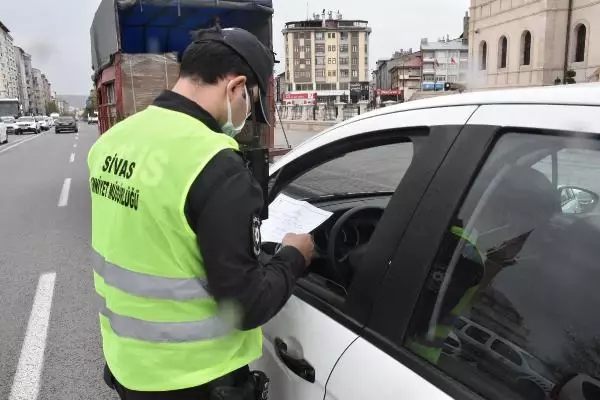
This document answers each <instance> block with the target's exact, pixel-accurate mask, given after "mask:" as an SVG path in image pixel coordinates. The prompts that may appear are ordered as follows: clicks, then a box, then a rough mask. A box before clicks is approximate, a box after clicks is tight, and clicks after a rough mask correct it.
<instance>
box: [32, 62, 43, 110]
mask: <svg viewBox="0 0 600 400" xmlns="http://www.w3.org/2000/svg"><path fill="white" fill-rule="evenodd" d="M31 71H32V75H33V85H32V86H33V97H32V98H31V100H30V101H31V103H32V104H31V108H32V113H33V114H35V115H43V114H46V103H45V93H44V82H43V78H42V71H40V70H39V69H37V68H32V69H31Z"/></svg>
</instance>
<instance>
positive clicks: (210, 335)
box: [94, 253, 233, 342]
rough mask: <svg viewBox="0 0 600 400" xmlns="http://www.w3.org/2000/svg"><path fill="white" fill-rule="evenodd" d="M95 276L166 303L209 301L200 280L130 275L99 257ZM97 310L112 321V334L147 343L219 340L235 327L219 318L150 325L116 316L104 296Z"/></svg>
mask: <svg viewBox="0 0 600 400" xmlns="http://www.w3.org/2000/svg"><path fill="white" fill-rule="evenodd" d="M94 254H95V259H96V262H95V264H96V267H95V269H94V270H95V271H96V273H97V274H98V275H99V276H100V277H102V278H103V279H104V282H105V283H106V284H108V285H110V286H113V287H115V288H117V289H119V290H122V291H124V292H126V293H129V294H132V295H135V296H143V297H152V298H159V299H166V300H191V299H199V298H201V299H204V298H209V297H210V294H209V293H208V291H207V290H206V289H205V285H206V282H205V281H204V280H201V279H195V278H190V279H174V278H161V277H156V276H151V275H146V274H140V273H137V272H133V271H128V270H126V269H124V268H121V267H119V266H117V265H114V264H112V263H109V262H108V261H106V260H104V258H103V257H102V256H100V255H99V254H97V253H94ZM96 298H97V302H98V310H99V312H100V314H102V315H104V316H105V317H106V318H108V320H109V321H110V325H111V328H112V329H113V331H114V332H115V333H116V334H117V335H119V336H121V337H124V338H132V339H139V340H145V341H148V342H189V341H197V340H208V339H217V338H219V337H222V336H225V335H227V334H229V333H230V332H231V331H232V329H233V327H232V326H230V325H229V324H227V323H225V322H223V320H222V319H221V318H219V317H217V316H215V317H210V318H207V319H204V320H201V321H189V322H149V321H142V320H140V319H137V318H130V317H126V316H123V315H119V314H116V313H114V312H112V311H111V310H109V309H108V307H107V306H106V301H105V299H104V297H102V295H100V294H98V293H97V296H96Z"/></svg>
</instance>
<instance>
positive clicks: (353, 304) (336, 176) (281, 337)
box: [253, 106, 476, 400]
mask: <svg viewBox="0 0 600 400" xmlns="http://www.w3.org/2000/svg"><path fill="white" fill-rule="evenodd" d="M475 109H476V106H464V107H454V108H450V107H449V108H439V109H429V110H413V111H406V112H397V113H390V114H387V115H382V116H376V117H373V118H365V119H364V120H358V121H356V122H354V123H348V124H345V125H342V126H341V127H338V128H335V129H334V130H332V131H330V132H328V133H325V134H322V135H320V136H318V137H316V138H314V139H313V140H312V141H309V142H307V143H304V144H302V145H301V146H300V147H299V148H298V149H297V150H296V151H295V152H291V153H289V154H288V155H287V156H285V157H284V158H282V160H280V163H279V164H277V163H276V164H275V165H274V167H273V170H272V171H271V172H272V182H271V193H270V197H269V198H270V200H272V199H273V198H274V196H275V195H276V194H278V193H280V192H282V191H283V192H284V193H287V194H291V193H293V192H294V191H292V190H287V191H286V188H288V189H289V188H290V187H294V190H295V191H296V192H297V190H298V186H303V187H304V189H305V190H308V189H310V190H314V191H316V192H318V193H320V194H324V196H323V197H327V196H329V195H331V196H330V198H331V199H332V200H331V201H328V202H322V203H319V206H320V207H322V208H324V209H329V210H332V211H335V210H340V207H341V208H342V209H343V207H348V208H352V207H364V206H365V204H368V202H369V201H371V200H366V199H363V198H361V197H360V192H364V191H365V189H364V187H365V185H366V187H369V188H372V187H373V185H375V186H376V187H379V186H378V185H379V184H381V185H380V186H381V187H384V188H385V189H387V190H389V191H391V192H392V193H393V196H391V198H389V197H390V195H387V196H388V200H385V201H384V203H385V205H384V211H383V215H382V216H381V218H380V219H379V221H378V223H377V225H376V228H375V230H374V232H373V234H372V236H370V241H369V244H368V246H366V252H365V254H364V256H363V261H362V262H361V263H360V268H358V271H357V272H356V275H355V276H354V279H353V281H352V283H351V284H350V285H349V287H342V288H341V300H340V301H337V300H336V297H335V296H334V295H331V294H330V293H328V290H323V288H322V287H320V286H319V284H318V280H319V278H320V276H319V274H318V273H316V272H312V273H310V274H309V276H307V277H306V278H303V279H301V280H300V281H299V283H298V286H297V288H296V290H295V292H294V295H293V296H292V298H290V300H289V301H288V302H287V304H286V305H285V306H284V307H283V309H282V310H281V311H280V312H279V314H278V315H277V316H275V317H274V318H273V319H272V320H271V321H270V322H268V323H267V324H266V325H265V326H264V327H263V333H264V345H263V357H262V358H261V359H260V360H258V361H257V362H256V363H255V364H254V365H253V367H254V368H256V369H259V370H262V371H265V372H266V373H267V374H268V375H269V377H270V379H271V386H270V391H271V394H270V396H271V397H270V398H273V399H285V400H307V399H323V398H324V397H325V387H326V384H327V381H328V379H329V376H330V373H331V371H332V370H333V367H334V366H335V364H336V362H337V361H338V359H339V358H340V356H341V355H342V354H343V353H344V351H345V350H346V349H347V348H348V347H349V346H350V345H351V344H352V343H354V342H356V340H357V339H358V338H359V336H360V334H361V332H362V329H363V327H364V325H365V324H366V322H367V320H368V318H369V315H370V312H371V305H372V303H373V302H374V300H375V298H376V296H377V294H378V287H379V285H380V284H381V279H382V277H383V275H384V273H385V270H386V269H387V267H388V257H389V256H390V255H391V254H393V252H394V251H395V249H396V247H397V243H398V241H399V240H400V238H401V237H402V235H403V234H404V230H405V228H406V226H407V224H408V222H409V221H410V218H411V216H412V214H413V211H414V209H415V208H416V207H417V205H418V203H419V199H420V197H421V196H422V194H423V193H424V191H425V190H426V188H427V186H428V184H429V182H430V181H431V179H432V177H433V176H434V174H435V172H436V171H437V169H438V166H439V165H440V163H441V162H442V160H443V159H444V156H445V154H446V153H447V151H448V149H449V147H450V146H451V144H452V142H453V141H454V140H455V138H456V135H457V134H458V132H459V130H460V128H461V126H462V125H463V124H464V123H465V122H466V121H467V119H468V118H469V116H470V115H471V114H472V113H473V111H474V110H475ZM446 123H447V125H445V124H446ZM307 188H308V189H307ZM385 189H384V190H385ZM328 191H331V193H329V192H328ZM333 192H336V193H339V192H342V193H349V192H355V193H354V194H355V195H357V193H358V195H357V197H353V198H352V197H351V199H338V200H335V198H336V197H335V195H334V193H333ZM394 192H395V193H394ZM372 201H374V202H376V203H377V204H379V203H378V202H380V201H382V200H381V199H379V198H377V199H374V200H372ZM335 215H336V214H334V216H335ZM338 216H339V215H338ZM315 241H317V238H316V236H315ZM309 272H310V268H309ZM329 283H331V282H329ZM333 283H334V287H336V288H338V289H339V287H338V286H335V282H333ZM339 286H341V285H339ZM339 293H340V291H338V294H339Z"/></svg>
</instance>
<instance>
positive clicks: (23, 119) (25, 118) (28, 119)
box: [18, 117, 34, 122]
mask: <svg viewBox="0 0 600 400" xmlns="http://www.w3.org/2000/svg"><path fill="white" fill-rule="evenodd" d="M18 121H19V122H34V119H33V117H21V118H19V119H18Z"/></svg>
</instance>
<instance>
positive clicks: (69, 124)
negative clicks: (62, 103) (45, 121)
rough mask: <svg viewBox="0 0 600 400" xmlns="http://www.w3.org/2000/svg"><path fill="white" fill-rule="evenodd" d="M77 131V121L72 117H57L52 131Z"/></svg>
mask: <svg viewBox="0 0 600 400" xmlns="http://www.w3.org/2000/svg"><path fill="white" fill-rule="evenodd" d="M60 132H79V127H78V126H77V121H75V118H73V117H58V119H57V120H56V125H54V133H60Z"/></svg>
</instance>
